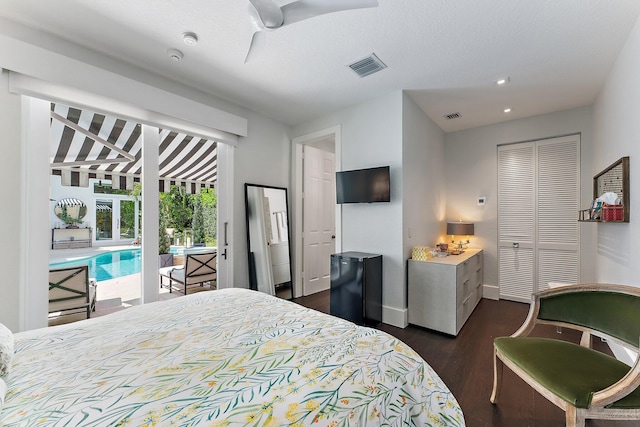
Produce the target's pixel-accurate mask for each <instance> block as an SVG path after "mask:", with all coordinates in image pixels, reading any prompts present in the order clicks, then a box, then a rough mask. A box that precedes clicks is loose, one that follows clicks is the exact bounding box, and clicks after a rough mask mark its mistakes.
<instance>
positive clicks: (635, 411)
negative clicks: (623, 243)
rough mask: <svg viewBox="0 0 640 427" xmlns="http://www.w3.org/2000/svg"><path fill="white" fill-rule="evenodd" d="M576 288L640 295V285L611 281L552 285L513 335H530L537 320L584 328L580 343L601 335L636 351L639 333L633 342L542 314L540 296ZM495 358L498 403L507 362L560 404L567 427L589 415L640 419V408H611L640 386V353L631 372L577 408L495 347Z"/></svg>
mask: <svg viewBox="0 0 640 427" xmlns="http://www.w3.org/2000/svg"><path fill="white" fill-rule="evenodd" d="M574 292H609V293H622V294H626V295H631V296H634V297H637V298H639V299H640V288H636V287H632V286H623V285H608V284H582V285H571V286H564V287H560V288H556V289H549V290H545V291H542V292H538V293H536V294H534V295H533V297H532V302H531V307H530V309H529V314H528V316H527V318H526V320H525V321H524V323H523V324H522V326H521V327H520V328H519V329H518V330H517V331H516V332H515V333H514V334H513V335H511V337H526V336H528V335H529V334H530V333H531V331H532V330H533V328H534V327H535V326H536V325H537V324H546V325H555V326H558V327H563V328H569V329H575V330H578V331H582V339H581V340H580V345H581V346H583V347H587V348H591V338H592V336H597V337H600V338H603V339H606V340H607V341H610V342H613V343H616V344H618V345H621V346H623V347H625V348H628V349H630V350H632V351H635V352H638V350H639V348H640V336H639V337H638V341H637V342H638V345H632V344H630V343H628V342H626V341H623V340H621V339H618V338H616V337H613V336H611V335H609V334H608V333H606V332H604V331H601V330H598V329H596V328H591V327H585V326H581V325H576V324H573V323H570V321H566V322H565V321H548V320H542V319H539V318H538V315H539V312H540V304H541V303H540V300H541V299H544V298H547V297H551V296H556V295H562V294H569V293H574ZM638 321H639V322H640V313H639V314H638ZM493 362H494V366H493V368H494V371H493V372H494V375H493V391H492V393H491V398H490V401H491V403H493V404H495V403H496V402H497V399H498V394H499V392H500V385H501V382H502V376H503V367H504V366H505V365H506V366H507V367H508V368H509V369H511V371H513V372H514V373H515V374H516V375H517V376H519V377H520V378H521V379H523V380H524V381H525V382H526V383H527V384H529V385H530V386H531V387H532V388H533V389H534V390H536V391H537V392H538V393H540V394H541V395H542V396H544V397H545V398H546V399H548V400H549V401H550V402H552V403H553V404H554V405H556V406H558V407H559V408H560V409H562V410H563V411H565V413H566V425H567V427H583V426H584V425H585V420H586V419H617V420H640V408H630V409H626V408H625V409H621V408H607V407H606V406H607V405H610V404H611V403H613V402H616V401H618V400H620V399H622V398H623V397H625V396H627V395H628V394H630V393H631V392H633V391H634V390H635V389H636V388H638V387H639V386H640V357H639V358H638V359H637V360H636V362H635V364H634V365H633V366H632V367H631V368H630V369H629V371H628V372H627V374H626V375H625V376H624V377H622V378H621V379H620V380H619V381H618V382H616V383H614V384H611V385H610V386H609V387H607V388H605V389H603V390H600V391H597V392H595V393H593V397H592V400H591V405H590V406H589V407H588V408H576V407H575V406H573V405H571V404H570V403H568V402H566V401H565V400H563V399H561V398H560V397H558V396H557V395H555V394H554V393H552V392H551V391H550V390H548V389H547V388H545V387H544V386H543V385H541V384H540V383H538V382H537V381H536V380H535V379H534V378H533V377H532V376H530V375H529V374H528V373H527V372H525V371H524V370H523V369H521V368H520V367H518V366H517V365H516V364H515V363H513V362H512V361H511V360H509V359H508V358H506V357H505V356H504V355H503V354H501V353H500V351H498V350H497V349H496V346H495V345H494V348H493Z"/></svg>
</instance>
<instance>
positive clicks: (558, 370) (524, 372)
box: [491, 284, 640, 427]
mask: <svg viewBox="0 0 640 427" xmlns="http://www.w3.org/2000/svg"><path fill="white" fill-rule="evenodd" d="M536 324H547V325H555V326H560V327H563V328H571V329H577V330H579V331H582V333H583V335H582V339H581V341H580V345H578V344H573V343H569V342H566V341H562V340H560V339H551V338H537V337H529V336H528V335H529V334H530V333H531V331H532V330H533V328H534V326H535V325H536ZM592 336H597V337H600V338H604V339H606V340H607V341H609V342H613V343H616V344H619V345H621V346H623V347H625V348H628V349H631V350H633V351H634V352H638V346H639V344H640V288H636V287H632V286H621V285H604V284H589V285H571V286H565V287H561V288H557V289H549V290H546V291H542V292H538V293H536V294H534V295H533V298H532V302H531V307H530V310H529V315H528V316H527V319H526V320H525V322H524V323H523V324H522V326H521V327H520V329H518V330H517V331H516V332H515V333H514V334H513V335H512V336H510V337H500V338H496V339H495V340H494V345H493V347H494V349H493V355H494V377H493V379H494V383H493V392H492V394H491V403H494V404H495V403H496V402H497V398H498V393H499V391H500V383H501V381H502V371H503V366H504V365H506V366H507V367H508V368H509V369H511V370H512V371H513V372H514V373H515V374H516V375H518V376H519V377H520V378H522V379H523V380H524V381H525V382H526V383H527V384H529V385H530V386H531V387H533V388H534V389H535V390H536V391H538V392H539V393H540V394H542V396H544V397H545V398H546V399H548V400H549V401H551V402H552V403H553V404H555V405H556V406H558V407H559V408H561V409H562V410H564V411H565V413H566V422H567V423H566V425H567V427H569V426H571V427H573V426H584V425H585V419H620V420H638V419H640V388H639V386H640V362H639V361H638V360H640V358H638V360H636V362H635V364H634V365H633V366H632V367H629V366H627V365H626V364H624V363H622V362H620V361H618V360H617V359H615V358H613V357H610V356H608V355H606V354H604V353H601V352H598V351H596V350H593V349H591V348H590V347H591V337H592Z"/></svg>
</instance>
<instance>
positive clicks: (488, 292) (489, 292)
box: [482, 285, 500, 300]
mask: <svg viewBox="0 0 640 427" xmlns="http://www.w3.org/2000/svg"><path fill="white" fill-rule="evenodd" d="M482 298H488V299H493V300H499V299H500V288H499V287H497V286H492V285H482Z"/></svg>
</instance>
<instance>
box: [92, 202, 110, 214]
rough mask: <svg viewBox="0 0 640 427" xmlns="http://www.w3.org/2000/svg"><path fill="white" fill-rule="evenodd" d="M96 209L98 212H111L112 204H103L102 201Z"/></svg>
mask: <svg viewBox="0 0 640 427" xmlns="http://www.w3.org/2000/svg"><path fill="white" fill-rule="evenodd" d="M96 210H97V211H98V212H110V211H111V210H112V209H111V206H109V205H103V204H102V203H97V204H96Z"/></svg>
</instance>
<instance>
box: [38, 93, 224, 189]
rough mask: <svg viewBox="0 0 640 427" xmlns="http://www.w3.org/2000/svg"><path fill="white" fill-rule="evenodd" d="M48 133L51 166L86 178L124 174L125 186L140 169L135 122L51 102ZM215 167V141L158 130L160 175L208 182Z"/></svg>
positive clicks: (139, 142) (182, 181)
mask: <svg viewBox="0 0 640 427" xmlns="http://www.w3.org/2000/svg"><path fill="white" fill-rule="evenodd" d="M51 137H52V141H51V143H52V148H51V169H52V170H53V171H56V170H72V171H75V172H80V173H81V174H88V176H89V177H97V178H102V179H104V178H105V177H107V176H111V177H112V179H114V180H115V179H117V177H129V178H130V179H128V180H124V179H123V182H125V181H126V182H127V183H131V186H132V183H133V182H134V180H135V181H139V176H140V173H141V172H142V158H141V155H142V140H141V138H140V137H141V126H140V124H138V123H135V122H132V121H127V120H123V119H120V118H117V117H112V116H106V115H104V114H100V113H94V112H92V111H88V110H80V109H77V108H73V107H69V106H66V105H62V104H51ZM216 169H217V153H216V142H215V141H211V140H207V139H201V138H195V137H192V136H189V135H186V134H183V133H179V132H175V131H171V130H166V129H160V179H161V180H165V181H169V182H170V183H171V184H178V185H185V186H187V184H189V183H191V184H196V185H197V187H198V188H199V187H205V186H206V187H210V186H212V183H214V182H215V181H216ZM57 174H60V173H57ZM132 177H133V178H134V179H131V178H132ZM129 186H130V185H129V184H127V187H129ZM161 187H162V185H161ZM165 187H168V185H166V186H165ZM120 188H122V187H120ZM166 189H167V190H168V188H166Z"/></svg>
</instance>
